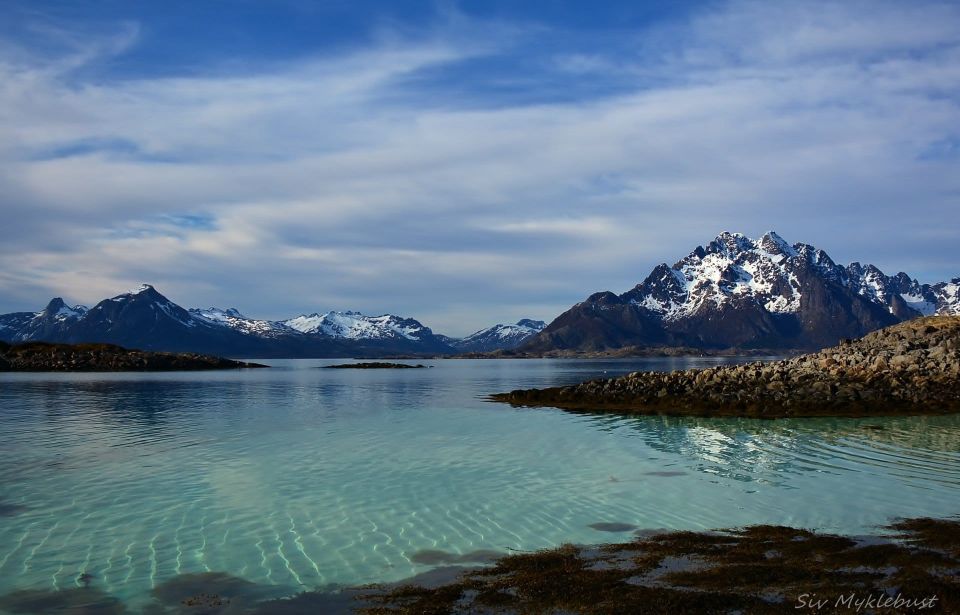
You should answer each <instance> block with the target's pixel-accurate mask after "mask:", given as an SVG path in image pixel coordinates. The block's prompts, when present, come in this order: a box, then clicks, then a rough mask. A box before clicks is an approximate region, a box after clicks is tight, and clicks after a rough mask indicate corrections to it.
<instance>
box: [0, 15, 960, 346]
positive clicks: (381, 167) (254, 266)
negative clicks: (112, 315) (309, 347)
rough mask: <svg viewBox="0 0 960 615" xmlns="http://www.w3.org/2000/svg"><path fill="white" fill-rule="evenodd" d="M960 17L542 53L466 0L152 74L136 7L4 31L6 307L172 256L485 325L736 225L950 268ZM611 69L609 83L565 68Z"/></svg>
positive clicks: (229, 273)
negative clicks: (131, 65)
mask: <svg viewBox="0 0 960 615" xmlns="http://www.w3.org/2000/svg"><path fill="white" fill-rule="evenodd" d="M451 15H453V16H452V17H451ZM958 18H960V10H958V9H957V7H955V6H951V5H947V4H942V5H941V4H917V5H913V4H911V5H909V6H907V5H903V4H899V3H891V4H883V3H880V4H878V3H870V4H869V6H866V5H863V6H859V5H856V4H854V3H822V4H810V3H804V4H802V5H793V6H790V7H785V6H779V5H772V4H770V3H753V2H733V3H727V4H723V5H720V6H719V8H711V9H710V10H709V11H701V12H697V13H693V14H690V15H685V16H683V18H682V19H674V20H673V21H670V22H668V23H658V24H654V25H651V26H650V27H649V28H646V29H644V30H642V31H636V32H620V31H618V32H616V33H611V34H610V36H611V37H614V36H615V37H616V38H617V40H616V41H615V42H616V44H615V45H611V49H614V48H615V51H606V52H605V51H604V50H602V49H601V50H597V49H596V48H591V49H590V50H589V52H584V51H583V45H582V44H581V43H582V41H581V40H580V39H579V38H578V33H577V32H576V31H575V30H571V31H566V32H556V31H555V32H552V33H551V36H553V37H554V39H553V40H555V41H559V42H555V44H554V45H552V46H551V49H550V50H549V51H548V52H544V53H543V56H542V57H535V58H531V57H524V58H523V62H520V61H519V56H518V54H520V53H524V54H526V53H529V50H530V49H531V48H532V45H531V42H532V41H534V40H535V39H536V37H538V36H542V35H543V33H544V32H545V31H547V30H548V29H547V28H546V27H545V26H541V25H537V24H530V23H529V22H525V23H522V24H521V23H517V24H502V23H498V24H492V23H490V22H479V21H474V20H471V18H469V17H468V16H466V15H463V14H459V13H456V12H454V13H451V14H448V15H447V17H446V18H445V19H446V20H445V21H441V22H439V25H437V24H433V25H431V26H430V27H428V28H424V30H423V31H422V32H411V31H409V30H406V31H404V32H403V34H402V35H400V34H395V35H386V34H383V35H381V36H379V37H378V38H377V39H376V40H375V41H374V42H373V43H370V44H368V45H365V46H363V47H361V48H355V49H350V50H347V51H341V52H338V53H336V54H333V55H331V54H324V55H320V56H314V57H300V58H295V59H292V60H290V61H287V62H284V63H280V64H272V65H270V66H268V67H253V68H252V69H250V70H248V71H238V70H233V71H230V72H228V73H224V71H223V70H221V69H220V67H210V70H209V71H207V72H206V73H205V72H204V71H199V72H198V74H193V75H189V76H174V77H169V76H167V77H142V78H130V77H129V76H125V77H124V78H111V77H110V76H109V74H107V75H106V76H104V74H105V73H104V71H103V70H102V65H104V64H109V62H110V60H111V59H112V58H115V57H118V56H122V55H123V54H124V53H127V52H128V51H129V50H130V49H131V48H132V47H134V46H136V45H137V44H139V41H140V32H141V30H142V28H139V27H138V26H136V25H130V24H120V25H119V26H118V27H117V30H116V31H115V32H114V34H113V35H111V36H104V35H98V36H96V37H93V38H90V37H80V36H76V37H74V38H70V44H63V45H60V51H59V52H50V51H48V50H47V51H44V52H43V53H41V52H40V51H37V50H35V49H32V48H23V47H22V46H21V47H20V48H17V45H18V44H21V45H22V42H21V43H18V42H17V41H6V42H4V44H3V45H2V46H0V49H2V50H4V51H3V56H2V58H0V108H2V109H3V110H4V111H3V112H2V114H0V157H2V162H3V165H2V170H0V195H2V196H0V208H2V211H3V217H4V219H5V222H6V223H5V224H4V225H3V227H2V230H0V240H2V244H0V265H2V267H0V269H2V273H0V298H2V301H0V303H2V304H3V305H0V307H2V308H5V309H8V310H12V309H25V308H33V307H34V306H36V305H38V304H40V303H42V302H43V301H44V300H46V299H47V298H49V296H51V295H53V294H65V295H66V296H68V297H69V298H71V299H74V300H78V301H87V302H89V301H93V300H96V299H98V298H100V297H102V296H105V295H110V294H113V293H114V292H116V291H117V290H119V289H123V288H126V287H129V286H131V285H133V284H135V283H137V282H139V281H149V282H151V283H154V284H157V285H158V287H159V288H161V289H162V290H163V291H165V292H167V293H168V294H169V295H170V296H171V298H173V299H174V300H176V301H178V302H181V303H183V304H187V305H191V306H192V305H209V304H213V303H229V304H231V305H236V306H237V307H240V308H241V309H242V310H244V311H245V312H248V313H251V314H253V315H255V316H262V317H274V318H277V317H284V316H290V315H293V314H295V313H299V312H304V311H315V310H324V309H347V308H352V309H360V310H362V311H367V312H374V313H380V312H385V311H390V312H394V313H399V314H402V315H409V316H415V317H417V318H420V319H422V320H424V321H425V322H426V323H427V324H428V325H430V326H432V327H433V328H434V329H436V330H439V331H441V332H444V333H449V334H465V333H469V332H470V331H473V330H475V329H478V328H480V327H482V326H486V325H488V324H492V322H494V321H500V322H507V321H511V322H512V321H515V320H517V319H518V318H520V317H526V316H530V317H536V318H542V319H545V320H549V319H551V318H552V317H553V316H555V315H556V314H557V313H559V311H561V310H562V309H564V308H565V307H567V306H569V305H570V304H571V303H573V302H575V301H578V300H580V299H582V298H583V297H584V296H585V295H586V294H588V293H590V292H593V291H596V290H602V289H605V288H609V289H613V290H617V291H622V290H624V289H625V288H628V287H630V286H632V285H633V284H635V283H636V282H638V281H640V280H641V279H642V278H643V277H644V276H645V275H646V273H647V272H648V271H649V270H650V268H651V267H652V266H653V265H655V264H657V263H658V262H660V261H663V260H668V261H671V262H672V261H673V260H675V259H676V258H679V257H680V256H682V255H683V254H685V253H686V251H688V250H689V249H691V248H692V247H694V246H695V245H697V244H698V243H702V242H704V241H706V240H709V239H710V238H711V237H712V236H713V235H714V234H716V233H717V232H718V231H720V230H724V229H730V230H741V231H743V232H746V233H748V234H756V233H760V232H762V231H764V230H767V229H769V228H775V229H777V230H778V231H779V232H780V233H781V234H783V235H784V236H786V237H787V239H789V240H792V241H807V242H811V243H816V244H818V245H819V246H821V247H823V248H825V249H826V250H827V251H828V252H830V253H831V255H833V256H834V258H835V259H837V260H840V261H848V260H852V259H858V260H864V261H870V262H874V263H875V264H877V265H878V266H880V267H881V268H882V269H884V270H889V271H888V272H892V271H894V270H898V269H904V270H906V271H908V272H910V273H913V274H915V275H918V276H920V277H921V278H922V279H923V280H924V281H928V280H932V279H936V278H943V277H948V276H956V275H958V274H960V271H958V270H957V264H956V258H955V253H954V252H955V250H954V246H955V245H957V243H958V240H960V237H958V235H960V224H958V223H960V214H958V209H957V207H956V202H957V195H958V194H960V172H958V171H960V168H958V167H960V158H958V157H957V156H953V155H950V153H951V152H953V151H954V150H955V149H956V148H952V147H951V145H950V144H953V143H955V142H956V140H957V138H958V135H957V132H956V126H960V106H958V94H960V92H958V91H957V90H958V87H957V84H960V35H958V34H957V33H956V31H955V28H950V27H949V25H950V24H955V23H958V22H960V19H958ZM464 32H470V33H471V35H470V36H463V33H464ZM77 41H80V42H77ZM14 49H16V51H11V50H14ZM63 49H66V51H63ZM511 60H517V62H516V65H517V67H515V68H511ZM534 60H535V61H534ZM521 64H522V68H521V67H520V65H521ZM531 67H534V68H531ZM451 76H456V78H452V77H451ZM588 77H589V80H590V82H591V83H594V82H596V83H601V84H609V85H611V87H610V88H600V89H599V91H600V92H601V93H600V94H590V95H587V94H584V95H582V96H579V97H577V98H576V99H574V100H570V99H569V98H568V97H566V96H556V95H555V93H556V92H557V90H558V89H560V90H562V89H564V86H565V85H569V88H567V89H569V90H570V91H575V92H579V91H581V89H582V88H581V86H582V83H583V80H584V79H587V78H588ZM471 78H472V79H474V81H476V83H475V84H474V85H475V87H474V88H473V89H469V88H468V89H466V90H464V87H468V86H469V84H470V82H471V81H470V80H471ZM509 80H515V81H516V82H519V83H523V84H527V86H529V87H530V88H531V92H530V93H529V95H527V96H524V97H522V99H519V100H518V99H517V98H516V96H515V92H514V91H513V90H511V89H510V88H506V89H504V88H500V89H499V90H498V88H497V87H496V86H497V84H499V83H501V82H503V81H509ZM464 84H467V86H465V85H464ZM538 84H541V85H538ZM614 85H615V86H616V87H613V86H614ZM541 86H542V90H540V89H537V88H538V87H541ZM854 230H856V232H855V233H854V232H853V231H854Z"/></svg>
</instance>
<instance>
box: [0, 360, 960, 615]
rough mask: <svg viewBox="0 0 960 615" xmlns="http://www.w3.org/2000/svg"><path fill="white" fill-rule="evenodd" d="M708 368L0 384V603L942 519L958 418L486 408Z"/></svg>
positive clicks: (254, 374) (290, 367) (369, 573)
mask: <svg viewBox="0 0 960 615" xmlns="http://www.w3.org/2000/svg"><path fill="white" fill-rule="evenodd" d="M710 362H711V360H709V359H698V360H694V359H689V360H682V359H634V360H610V361H583V360H580V361H577V360H513V361H510V360H503V361H499V360H478V361H466V360H463V361H461V360H449V361H425V362H424V363H426V364H428V365H430V366H432V367H431V369H422V370H322V369H315V367H316V366H318V365H323V364H329V363H331V361H320V360H317V361H309V360H303V361H273V362H271V364H272V365H274V366H275V367H274V368H273V369H270V370H251V371H230V372H207V373H170V374H4V375H0V594H4V593H7V592H10V591H13V590H15V589H44V590H55V589H61V590H62V589H66V588H71V587H78V586H80V585H81V584H83V583H84V582H91V583H92V584H93V585H95V586H96V587H97V588H99V589H102V590H104V591H106V592H108V593H110V594H112V595H114V596H117V597H119V598H121V599H122V600H124V601H126V602H127V603H128V604H130V605H136V604H138V603H141V602H144V601H146V600H147V598H148V596H149V593H150V590H151V589H152V588H153V587H155V586H156V585H157V584H159V583H162V582H163V581H166V580H169V579H171V578H173V577H176V576H177V575H180V574H184V573H191V572H204V571H222V572H226V573H229V574H231V575H234V576H237V577H241V578H244V579H248V580H250V581H253V582H256V583H258V584H261V585H268V586H276V588H277V593H279V594H291V593H294V592H297V591H302V590H305V589H315V588H324V587H329V586H331V585H337V584H347V585H351V584H359V583H367V582H374V581H391V580H397V579H402V578H405V577H409V576H411V575H414V574H418V573H421V572H424V571H425V570H427V569H429V568H430V566H431V564H430V563H419V562H422V561H427V560H429V558H427V557H425V556H424V554H423V553H422V552H423V551H425V550H440V551H445V552H448V553H449V554H450V557H454V556H456V555H457V554H463V553H469V552H472V551H477V550H492V551H497V552H508V551H509V550H532V549H538V548H542V547H548V546H552V545H557V544H560V543H563V542H580V543H597V542H603V541H615V540H624V539H627V538H629V536H630V535H631V534H630V532H629V531H627V532H619V533H611V532H608V531H600V530H597V529H594V528H591V527H590V525H591V524H596V523H618V524H626V525H629V526H635V527H637V528H684V529H705V528H715V527H729V526H736V525H743V524H752V523H782V524H791V525H799V526H805V527H811V528H818V529H823V530H830V531H841V532H852V533H863V532H870V531H872V530H874V529H875V526H877V525H878V524H883V523H886V522H888V521H889V520H891V519H892V518H894V517H898V516H920V515H930V516H948V515H952V514H955V513H956V512H957V511H958V510H960V506H958V505H960V417H956V416H954V417H945V418H944V417H940V418H924V417H919V418H897V419H869V420H864V419H813V420H789V421H787V420H780V421H767V422H761V421H754V420H733V419H717V420H705V419H679V418H662V417H643V418H623V417H613V416H594V415H586V414H571V413H566V412H562V411H559V410H552V409H537V410H532V409H513V408H510V407H509V406H504V405H500V404H493V403H489V402H486V401H484V399H483V397H484V396H485V395H486V394H488V393H490V392H496V391H505V390H510V389H513V388H518V387H531V386H550V385H556V384H565V383H572V382H579V381H581V380H583V379H586V378H591V377H597V376H602V375H604V373H606V375H615V374H620V373H625V372H629V371H634V370H637V369H660V370H662V369H675V368H679V367H687V366H699V365H705V364H707V363H710ZM713 362H716V360H713ZM418 554H420V555H419V556H418ZM84 573H86V574H88V575H91V576H90V577H88V578H87V580H86V581H84V580H83V579H82V577H81V575H83V574H84ZM90 579H92V581H91V580H90Z"/></svg>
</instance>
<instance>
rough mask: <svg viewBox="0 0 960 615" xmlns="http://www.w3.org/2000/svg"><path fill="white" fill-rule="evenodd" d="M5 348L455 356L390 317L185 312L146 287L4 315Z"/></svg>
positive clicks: (0, 336)
mask: <svg viewBox="0 0 960 615" xmlns="http://www.w3.org/2000/svg"><path fill="white" fill-rule="evenodd" d="M0 341H6V342H25V341H48V342H61V343H80V342H105V343H112V344H118V345H120V346H126V347H130V348H140V349H144V350H168V351H178V352H179V351H193V352H204V353H211V354H219V355H229V356H239V357H346V356H358V355H359V356H376V355H386V354H442V353H451V352H453V348H452V347H450V346H449V345H448V344H447V343H446V342H445V338H443V337H442V336H438V335H434V334H433V332H432V331H431V330H430V328H429V327H425V326H424V325H422V324H421V323H419V322H418V321H416V320H413V319H410V318H400V317H397V316H392V315H389V314H386V315H383V316H374V317H369V316H364V315H362V314H359V313H357V312H328V313H327V314H324V315H322V316H321V315H319V314H312V315H309V316H299V317H297V318H292V319H289V320H284V321H271V320H259V319H254V318H248V317H246V316H244V315H243V314H241V313H240V311H239V310H237V309H236V308H228V309H220V308H213V307H211V308H205V309H191V310H186V309H184V308H182V307H180V306H179V305H177V304H176V303H174V302H172V301H170V300H169V299H167V298H166V297H164V296H163V295H162V294H160V293H159V292H158V291H157V290H156V289H155V288H154V287H152V286H150V285H148V284H144V285H141V286H140V287H138V288H136V289H133V290H131V291H129V292H126V293H122V294H120V295H117V296H115V297H111V298H110V299H105V300H103V301H101V302H100V303H98V304H97V305H95V306H94V307H93V308H91V309H89V310H87V309H86V308H84V307H83V306H76V307H73V308H70V307H67V306H66V304H65V303H64V302H63V300H61V299H54V300H53V301H51V302H50V304H49V305H48V306H47V307H46V308H45V309H43V310H41V311H40V312H36V313H31V312H17V313H13V314H5V315H2V316H0Z"/></svg>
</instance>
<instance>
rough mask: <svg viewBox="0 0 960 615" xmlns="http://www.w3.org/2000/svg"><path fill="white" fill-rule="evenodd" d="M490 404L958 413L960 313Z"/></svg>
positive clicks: (500, 397)
mask: <svg viewBox="0 0 960 615" xmlns="http://www.w3.org/2000/svg"><path fill="white" fill-rule="evenodd" d="M491 399H493V400H494V401H500V402H507V403H510V404H512V405H515V406H553V407H558V408H563V409H568V410H589V411H610V412H619V413H627V414H663V415H688V416H707V417H709V416H750V417H760V418H778V417H793V416H878V415H900V414H948V413H954V412H960V317H958V316H930V317H927V318H918V319H916V320H911V321H907V322H904V323H900V324H897V325H894V326H892V327H887V328H885V329H880V330H878V331H874V332H873V333H870V334H867V335H865V336H864V337H862V338H860V339H859V340H855V341H847V340H845V341H844V342H843V343H841V344H840V345H839V346H835V347H833V348H828V349H826V350H822V351H820V352H817V353H813V354H807V355H802V356H799V357H795V358H792V359H786V360H782V361H774V362H769V363H762V362H755V363H750V364H746V365H737V366H722V367H713V368H709V369H691V370H683V371H675V372H669V373H659V372H635V373H632V374H629V375H627V376H623V377H620V378H611V379H600V380H592V381H589V382H584V383H582V384H578V385H574V386H566V387H554V388H549V389H528V390H515V391H511V392H509V393H500V394H496V395H492V396H491Z"/></svg>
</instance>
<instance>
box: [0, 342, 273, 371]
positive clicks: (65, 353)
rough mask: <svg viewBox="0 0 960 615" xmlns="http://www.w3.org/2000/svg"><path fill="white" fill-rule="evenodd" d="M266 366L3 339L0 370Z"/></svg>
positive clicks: (199, 356)
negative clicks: (9, 342)
mask: <svg viewBox="0 0 960 615" xmlns="http://www.w3.org/2000/svg"><path fill="white" fill-rule="evenodd" d="M251 367H267V366H266V365H261V364H259V363H245V362H243V361H232V360H230V359H224V358H221V357H213V356H210V355H203V354H197V353H193V352H178V353H174V352H148V351H145V350H130V349H127V348H122V347H120V346H114V345H112V344H47V343H44V342H28V343H26V344H15V345H12V346H11V345H10V344H6V343H3V342H0V372H138V371H144V372H149V371H199V370H213V369H237V368H251Z"/></svg>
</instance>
